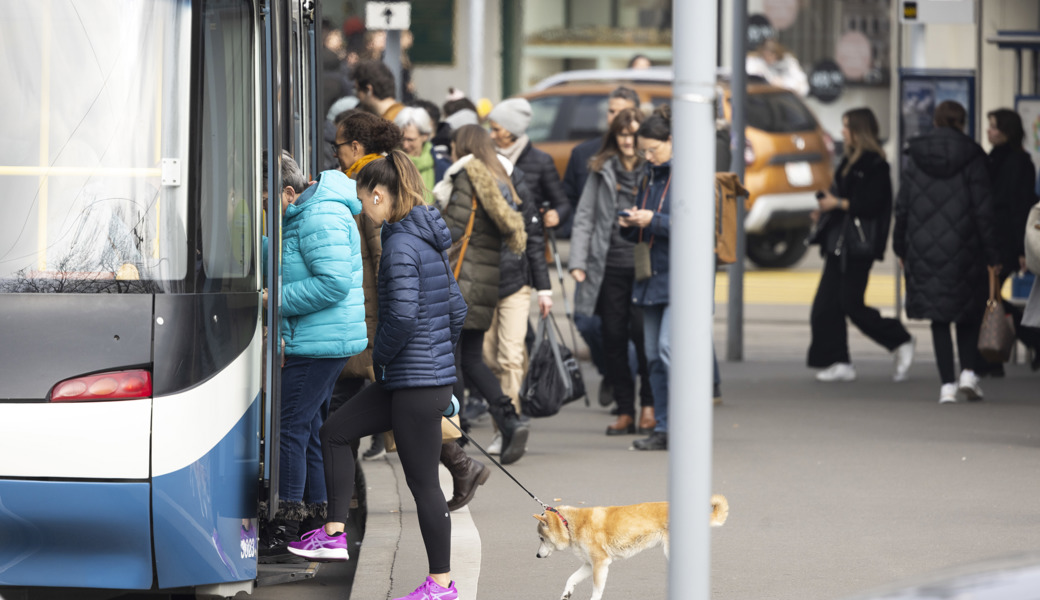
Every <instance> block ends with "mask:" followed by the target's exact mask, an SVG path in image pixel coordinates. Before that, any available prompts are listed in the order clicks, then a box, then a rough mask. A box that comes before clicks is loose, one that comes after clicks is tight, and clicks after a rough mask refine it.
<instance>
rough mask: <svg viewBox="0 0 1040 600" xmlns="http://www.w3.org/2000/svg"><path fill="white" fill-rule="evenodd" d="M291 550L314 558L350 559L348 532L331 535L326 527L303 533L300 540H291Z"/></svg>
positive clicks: (299, 554) (296, 553)
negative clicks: (326, 530)
mask: <svg viewBox="0 0 1040 600" xmlns="http://www.w3.org/2000/svg"><path fill="white" fill-rule="evenodd" d="M289 552H292V553H293V554H295V555H297V556H303V557H305V558H310V559H313V560H320V561H326V560H327V561H332V560H348V559H350V553H349V552H347V534H346V532H344V533H341V534H339V535H329V534H327V533H325V528H324V527H319V528H317V529H315V530H314V531H308V532H307V533H305V534H303V537H301V538H300V541H298V542H289Z"/></svg>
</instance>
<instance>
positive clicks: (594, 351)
mask: <svg viewBox="0 0 1040 600" xmlns="http://www.w3.org/2000/svg"><path fill="white" fill-rule="evenodd" d="M574 327H575V328H576V329H577V330H578V333H580V334H581V338H582V339H583V340H585V345H586V346H588V347H589V356H590V357H591V358H592V364H593V366H595V367H596V371H598V372H599V374H600V375H602V376H603V377H606V376H607V363H606V360H605V359H604V357H603V319H601V318H600V316H599V315H592V316H589V315H579V314H575V315H574ZM532 337H534V336H533V335H532ZM628 368H629V370H630V371H632V377H635V376H636V375H638V374H639V358H638V357H637V356H636V345H635V344H634V343H632V342H629V343H628Z"/></svg>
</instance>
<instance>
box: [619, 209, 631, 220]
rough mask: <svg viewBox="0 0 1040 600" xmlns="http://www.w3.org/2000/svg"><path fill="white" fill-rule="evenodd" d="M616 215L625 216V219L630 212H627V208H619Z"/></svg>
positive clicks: (629, 215)
mask: <svg viewBox="0 0 1040 600" xmlns="http://www.w3.org/2000/svg"><path fill="white" fill-rule="evenodd" d="M617 216H619V217H625V218H626V219H627V218H628V217H631V216H632V213H630V212H628V211H627V210H619V211H617Z"/></svg>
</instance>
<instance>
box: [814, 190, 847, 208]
mask: <svg viewBox="0 0 1040 600" xmlns="http://www.w3.org/2000/svg"><path fill="white" fill-rule="evenodd" d="M817 202H819V203H820V211H821V212H830V211H832V210H834V209H836V208H841V204H842V201H841V200H839V199H837V198H835V197H834V194H831V193H830V192H823V197H822V198H820V199H819V200H817Z"/></svg>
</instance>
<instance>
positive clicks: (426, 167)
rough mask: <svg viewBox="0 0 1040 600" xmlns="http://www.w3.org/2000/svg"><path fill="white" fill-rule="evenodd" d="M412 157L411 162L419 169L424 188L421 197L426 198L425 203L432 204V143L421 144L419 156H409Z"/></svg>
mask: <svg viewBox="0 0 1040 600" xmlns="http://www.w3.org/2000/svg"><path fill="white" fill-rule="evenodd" d="M408 158H410V159H412V164H413V165H415V168H416V169H418V170H419V175H420V176H422V180H423V184H424V186H425V187H426V189H424V190H423V199H424V200H426V203H427V204H433V192H431V191H430V190H432V189H433V184H434V183H435V182H434V170H433V144H431V143H430V142H426V143H425V144H423V147H422V152H420V153H419V156H409V157H408Z"/></svg>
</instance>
